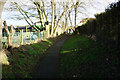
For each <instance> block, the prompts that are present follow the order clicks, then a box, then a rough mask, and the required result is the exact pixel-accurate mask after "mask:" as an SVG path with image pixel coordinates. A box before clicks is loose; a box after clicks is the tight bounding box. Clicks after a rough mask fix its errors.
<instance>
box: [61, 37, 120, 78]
mask: <svg viewBox="0 0 120 80" xmlns="http://www.w3.org/2000/svg"><path fill="white" fill-rule="evenodd" d="M114 51H116V50H115V49H111V50H109V51H108V50H107V49H105V48H103V47H101V46H100V45H99V44H98V43H97V42H94V41H92V40H90V39H88V38H85V37H83V36H80V35H74V36H72V37H70V38H69V39H68V40H67V41H66V42H65V44H64V45H63V47H62V49H61V59H60V77H62V78H73V77H79V78H106V77H119V71H118V65H119V64H118V63H119V61H118V60H117V59H118V57H117V56H116V55H115V54H114V53H113V52H114ZM110 54H111V55H110Z"/></svg>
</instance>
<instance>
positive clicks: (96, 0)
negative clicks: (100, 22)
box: [2, 0, 118, 26]
mask: <svg viewBox="0 0 120 80" xmlns="http://www.w3.org/2000/svg"><path fill="white" fill-rule="evenodd" d="M13 1H17V2H18V3H21V1H22V3H25V4H27V5H29V6H33V5H31V3H29V0H13ZM57 1H58V0H57ZM60 1H65V0H60ZM71 1H72V0H71ZM83 1H86V0H83ZM91 1H92V2H91V4H92V5H91V4H89V3H88V4H87V5H86V6H85V9H83V8H78V11H80V12H83V13H86V14H87V15H84V14H81V13H78V14H77V23H79V22H80V21H81V20H82V19H83V18H87V17H88V18H94V14H96V13H101V12H104V11H105V8H107V7H108V5H109V4H110V3H112V2H117V1H118V0H91ZM9 2H10V0H8V1H7V2H6V4H5V6H4V7H5V8H7V7H9V6H10V5H9ZM58 2H59V1H58ZM24 9H25V8H24ZM62 11H63V10H62V9H61V12H62ZM48 12H49V11H48ZM13 15H21V14H20V13H19V11H6V10H5V9H4V10H3V13H2V20H3V21H4V20H6V21H7V24H8V25H11V24H12V25H13V26H25V25H28V24H27V23H26V21H25V20H24V19H23V20H17V19H13V18H12V17H11V16H13ZM49 19H51V18H50V17H49ZM71 19H72V22H74V12H73V13H71ZM33 21H34V22H36V21H38V20H35V19H33ZM73 26H74V23H73Z"/></svg>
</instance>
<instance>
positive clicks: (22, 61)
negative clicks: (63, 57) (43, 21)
mask: <svg viewBox="0 0 120 80" xmlns="http://www.w3.org/2000/svg"><path fill="white" fill-rule="evenodd" d="M61 37H62V36H58V37H57V38H51V39H46V40H45V41H41V42H39V43H35V44H31V45H25V46H20V47H19V48H14V49H12V54H10V55H9V56H8V61H9V62H10V65H2V77H3V78H32V77H31V76H30V73H32V72H33V71H34V69H35V68H36V65H37V64H38V62H39V61H40V59H41V58H42V57H44V52H45V51H46V50H47V49H48V48H49V47H50V46H51V45H52V44H53V43H54V42H55V41H57V40H58V39H59V38H61Z"/></svg>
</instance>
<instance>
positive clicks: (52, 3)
mask: <svg viewBox="0 0 120 80" xmlns="http://www.w3.org/2000/svg"><path fill="white" fill-rule="evenodd" d="M51 6H52V24H51V26H52V28H51V37H52V35H53V31H54V1H53V0H51Z"/></svg>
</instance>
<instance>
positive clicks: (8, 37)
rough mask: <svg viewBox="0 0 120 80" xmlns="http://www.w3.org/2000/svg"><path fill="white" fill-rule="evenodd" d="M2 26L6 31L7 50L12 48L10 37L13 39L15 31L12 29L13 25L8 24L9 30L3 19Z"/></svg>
mask: <svg viewBox="0 0 120 80" xmlns="http://www.w3.org/2000/svg"><path fill="white" fill-rule="evenodd" d="M4 27H5V30H6V32H7V40H8V51H11V49H12V39H13V35H14V33H15V30H14V29H13V26H12V25H11V26H10V29H11V30H10V31H9V30H8V26H7V23H6V21H4Z"/></svg>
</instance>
